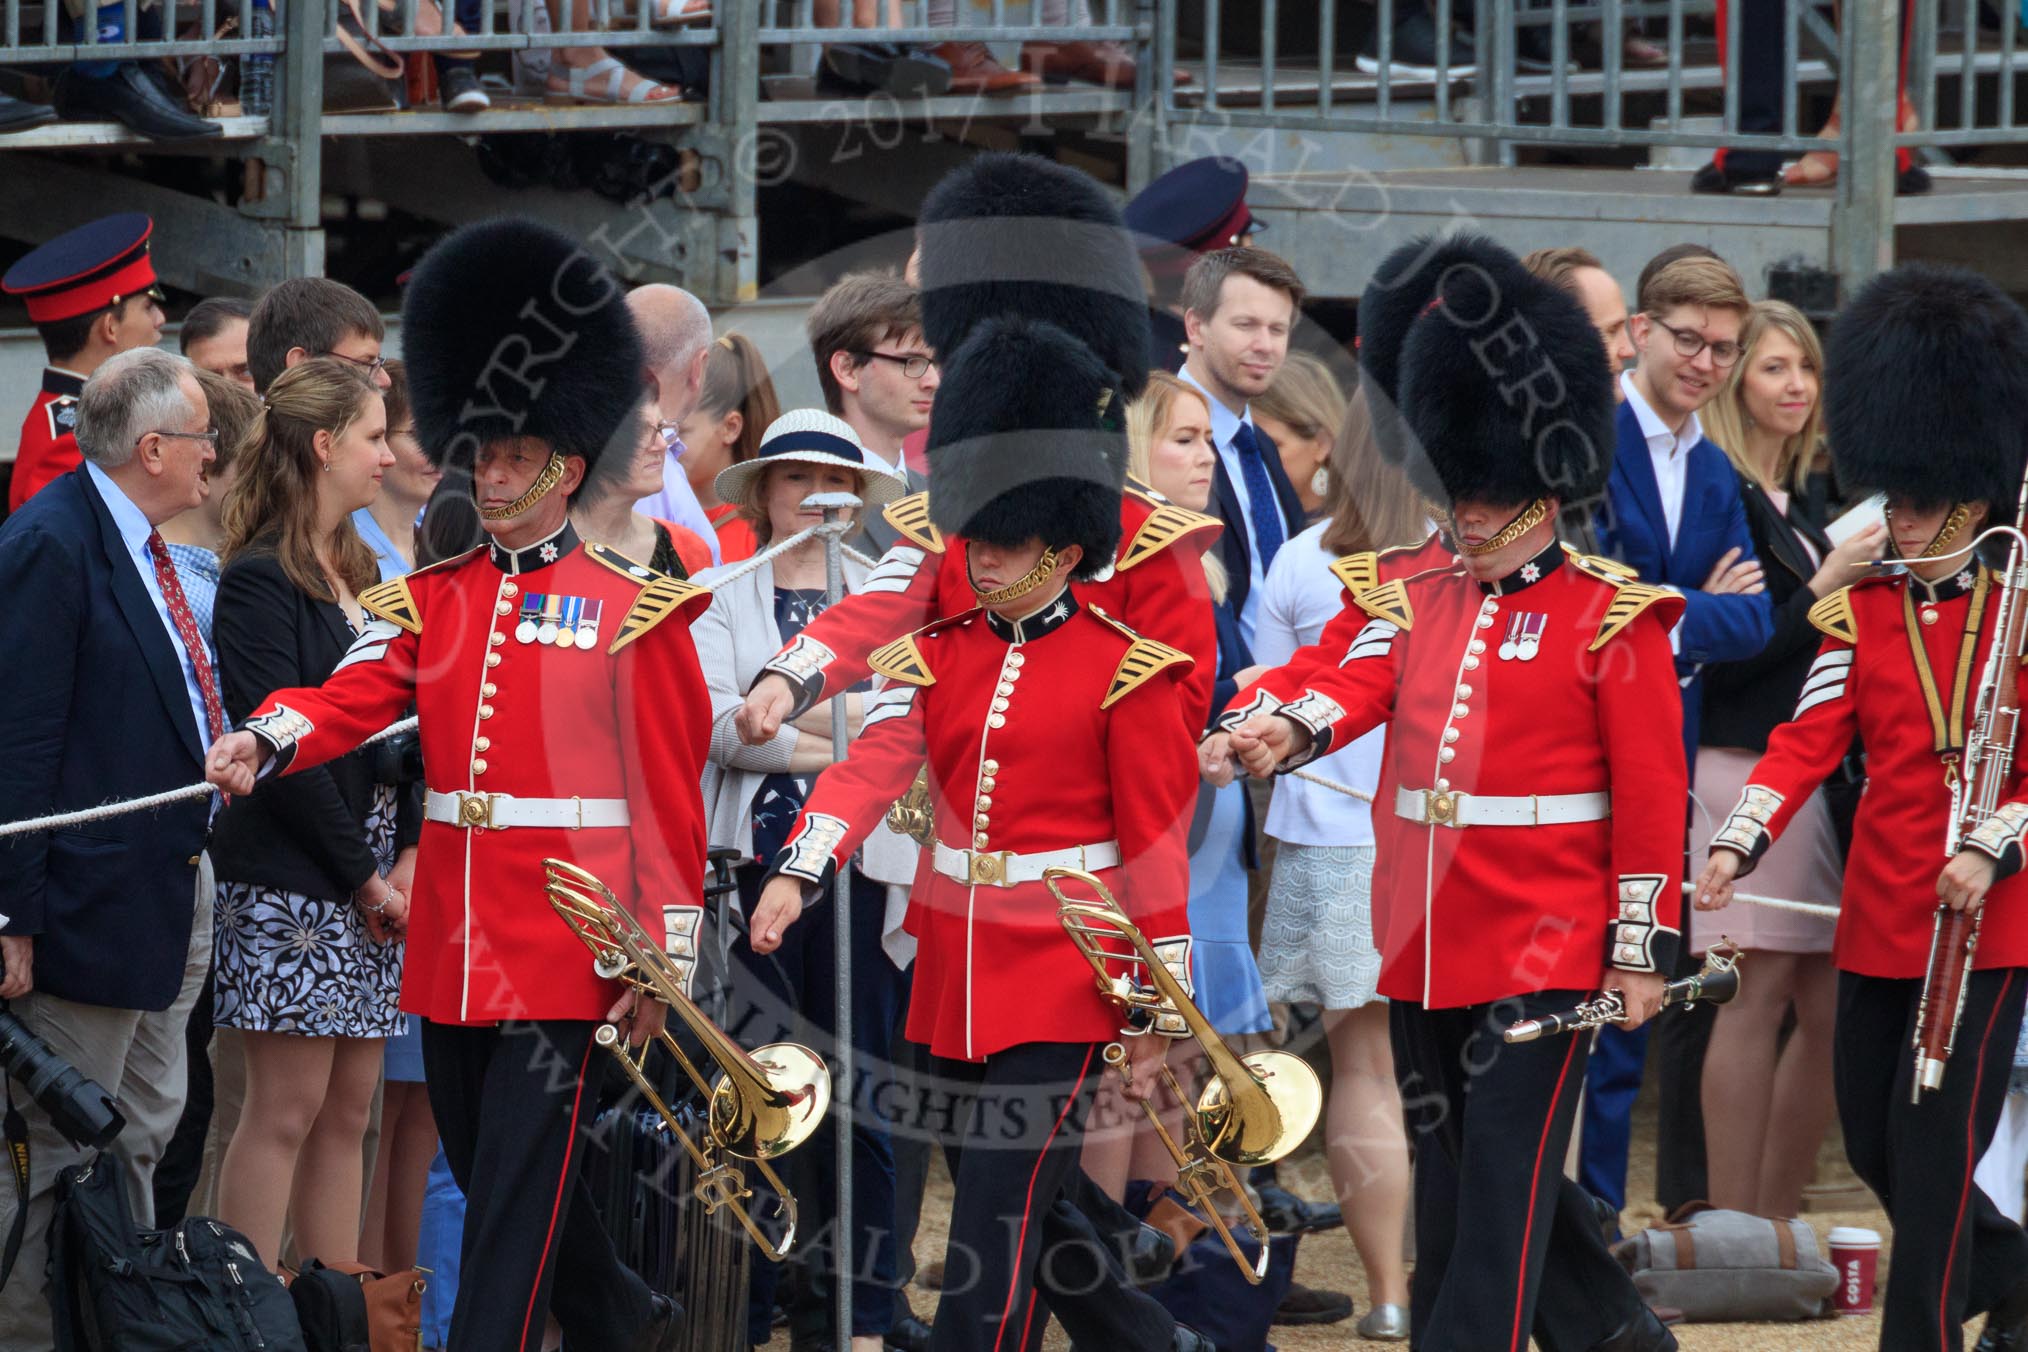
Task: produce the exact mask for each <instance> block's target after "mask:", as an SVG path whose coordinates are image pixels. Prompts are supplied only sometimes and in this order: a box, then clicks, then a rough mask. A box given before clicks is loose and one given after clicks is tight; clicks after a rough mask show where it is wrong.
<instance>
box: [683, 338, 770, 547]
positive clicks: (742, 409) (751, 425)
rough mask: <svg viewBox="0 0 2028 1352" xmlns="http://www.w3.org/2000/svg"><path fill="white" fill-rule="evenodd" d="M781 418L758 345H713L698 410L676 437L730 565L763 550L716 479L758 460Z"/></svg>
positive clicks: (730, 341) (733, 341) (735, 341)
mask: <svg viewBox="0 0 2028 1352" xmlns="http://www.w3.org/2000/svg"><path fill="white" fill-rule="evenodd" d="M780 416H781V402H780V401H779V400H778V399H777V398H776V397H775V382H774V380H773V378H772V377H771V376H769V375H768V368H767V363H766V362H765V361H764V360H762V358H761V354H760V349H759V348H757V347H755V346H754V344H753V340H752V339H751V338H748V337H747V336H746V335H745V334H743V333H728V334H725V335H724V336H723V337H721V338H719V339H717V340H716V341H715V342H713V343H712V345H711V351H710V355H709V356H708V357H706V359H705V362H704V388H703V390H702V391H700V392H699V394H698V396H697V406H696V407H695V408H693V409H692V410H691V411H690V416H689V417H687V418H685V419H683V421H682V424H681V425H680V426H679V427H678V429H677V433H676V435H677V439H678V440H679V441H681V442H682V443H683V459H682V468H683V473H684V475H685V476H686V477H687V478H688V479H689V481H690V491H691V492H692V493H694V494H696V495H697V501H698V502H699V503H700V504H701V505H702V506H703V508H704V515H705V516H706V517H707V518H709V519H710V521H711V524H712V527H713V529H714V531H715V532H716V533H717V536H718V557H719V559H720V560H721V561H723V562H725V563H736V562H738V561H739V560H741V559H744V558H748V557H750V556H751V555H752V554H753V552H754V550H755V549H756V548H758V545H757V543H756V540H755V537H754V531H753V524H752V523H751V522H749V521H747V520H746V519H745V518H744V517H743V516H741V515H740V511H739V505H738V504H737V503H731V502H720V501H719V499H718V488H717V486H716V483H715V480H716V479H717V477H718V474H719V472H720V471H721V470H723V469H725V467H726V466H728V465H737V464H740V463H742V462H743V461H747V460H751V459H753V456H754V452H755V451H756V450H757V449H758V448H759V446H760V439H761V434H762V433H763V432H765V431H767V429H768V427H769V426H770V425H771V424H773V422H774V420H775V419H776V418H778V417H780Z"/></svg>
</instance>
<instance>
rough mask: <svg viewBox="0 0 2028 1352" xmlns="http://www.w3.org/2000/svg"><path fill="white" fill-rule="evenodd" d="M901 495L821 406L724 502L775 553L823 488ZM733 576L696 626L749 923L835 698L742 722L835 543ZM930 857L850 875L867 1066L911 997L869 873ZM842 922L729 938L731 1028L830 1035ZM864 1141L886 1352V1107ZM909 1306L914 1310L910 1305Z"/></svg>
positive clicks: (767, 1300)
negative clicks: (753, 740)
mask: <svg viewBox="0 0 2028 1352" xmlns="http://www.w3.org/2000/svg"><path fill="white" fill-rule="evenodd" d="M902 487H903V485H902V484H901V482H900V480H899V479H898V478H897V477H896V476H895V475H893V474H892V473H890V472H888V471H887V470H886V468H885V467H884V466H883V465H882V464H881V463H880V462H879V461H878V460H877V459H876V458H875V457H874V456H872V455H870V454H869V453H867V451H866V450H865V448H864V447H862V446H860V445H859V444H858V438H857V436H856V434H855V433H854V432H853V430H852V427H851V425H850V424H849V423H846V422H844V421H842V420H841V419H839V418H836V417H833V416H831V415H830V414H826V413H822V412H819V411H818V410H816V409H796V410H792V411H791V412H788V413H785V414H783V415H782V416H781V417H780V418H779V419H777V420H776V421H775V422H774V423H773V424H771V425H770V426H769V427H768V428H767V429H766V435H765V437H764V438H763V440H762V441H761V444H760V446H759V448H758V453H757V454H756V455H755V456H754V457H752V458H750V459H747V460H743V461H741V462H739V463H737V464H735V465H732V466H729V467H728V468H726V469H724V470H722V471H721V472H720V473H719V476H718V496H719V497H720V498H721V499H722V500H723V501H726V502H730V503H734V504H736V505H737V507H738V510H739V511H740V513H741V514H742V515H743V516H745V518H746V519H747V521H748V523H749V524H750V525H751V526H752V527H753V530H754V532H755V535H756V537H757V539H758V541H759V543H760V544H761V545H763V546H765V545H768V544H770V543H772V542H774V541H776V540H781V539H786V538H787V537H789V536H791V535H793V534H795V533H796V532H797V531H800V530H802V529H803V528H805V527H806V526H809V525H811V524H813V521H814V520H816V519H818V518H815V517H814V516H813V514H811V513H808V512H805V511H804V510H803V509H802V501H803V499H804V498H805V497H807V496H809V495H810V494H812V493H818V492H848V493H852V494H854V495H855V496H857V497H858V498H859V500H860V501H861V502H862V503H863V504H864V510H865V511H866V512H867V513H869V514H871V513H877V512H878V511H880V509H881V508H882V507H884V506H886V505H887V504H888V503H890V502H892V501H894V500H895V499H896V498H897V497H899V496H901V492H902ZM732 571H733V569H732V568H731V567H726V568H721V569H714V570H711V571H708V572H705V573H702V574H700V575H699V577H698V581H699V582H701V583H703V584H705V585H706V586H710V587H712V589H713V591H712V598H711V608H710V609H709V610H708V611H706V612H705V613H704V615H703V616H701V617H700V618H699V619H698V620H697V622H696V623H695V624H694V625H692V626H691V631H690V632H691V634H692V636H693V637H694V638H695V639H696V641H697V658H698V662H699V664H700V665H701V666H702V667H703V669H704V678H705V682H706V684H707V685H708V686H709V687H710V690H711V706H712V734H711V753H710V754H711V762H710V764H709V765H707V766H706V767H705V772H704V801H705V804H706V809H707V813H708V820H709V832H710V835H709V840H710V844H711V846H712V847H713V848H714V849H716V848H723V847H732V848H735V849H737V850H738V851H739V853H740V858H741V860H742V861H743V863H742V864H741V866H740V868H739V869H738V871H737V873H736V875H735V876H736V878H737V880H738V882H739V889H740V902H741V905H742V907H743V908H745V909H746V910H747V912H748V914H751V910H752V907H753V906H754V905H755V904H756V902H757V901H758V899H759V896H760V888H761V882H762V879H763V875H764V874H765V873H766V872H767V867H766V865H767V863H768V861H770V860H772V859H773V858H774V856H775V852H776V851H777V850H778V849H780V847H781V846H782V845H783V843H784V842H786V841H787V839H788V836H789V832H790V829H791V828H792V827H794V826H795V824H796V818H797V815H798V813H799V812H800V811H801V809H802V805H803V801H804V799H805V798H806V797H807V796H808V793H809V788H810V784H811V782H812V781H813V780H814V779H815V778H816V775H817V772H818V771H820V770H822V769H823V768H824V767H825V766H827V765H829V764H831V762H832V760H833V759H834V756H835V755H836V751H835V749H834V748H833V746H832V743H831V739H830V733H831V707H830V704H829V702H828V701H827V702H826V703H824V704H821V705H819V706H818V707H816V708H814V709H812V710H810V711H809V712H808V713H806V714H804V715H803V716H802V717H801V718H799V719H797V720H795V721H794V722H791V723H786V724H784V725H783V727H782V729H781V731H780V732H779V733H778V734H777V735H776V736H775V738H774V739H773V740H772V741H770V742H768V743H765V744H764V745H761V746H755V747H750V746H747V745H745V744H743V743H742V742H741V741H740V739H739V735H738V733H737V732H735V731H734V729H733V715H734V714H735V713H736V712H737V711H738V710H739V708H740V705H741V702H742V700H743V698H744V696H745V693H746V689H747V687H748V686H750V685H752V684H753V681H754V678H755V677H756V676H758V675H759V674H760V669H761V667H762V665H763V664H765V663H766V662H767V661H768V660H769V659H770V658H772V657H773V656H774V655H775V654H776V653H777V652H779V651H780V650H781V648H782V645H783V644H785V643H787V642H789V641H790V640H792V639H794V638H795V637H796V635H797V634H798V633H799V632H800V631H801V630H802V628H803V626H804V625H806V624H807V623H809V622H810V621H811V620H812V619H814V618H815V617H816V616H818V615H820V614H822V613H823V610H824V607H825V576H824V545H823V541H822V540H820V539H815V538H813V539H810V540H807V541H805V542H804V543H803V544H802V545H800V546H798V547H797V548H795V549H792V550H790V551H788V552H787V553H785V554H782V555H780V556H778V557H776V558H775V559H773V560H772V561H770V562H768V563H765V564H762V565H761V566H760V567H759V568H758V569H755V570H753V571H752V572H749V573H747V574H746V575H745V576H743V577H726V576H725V575H726V574H728V573H731V572H732ZM866 574H867V569H866V567H865V565H863V564H861V563H859V562H858V561H856V560H854V559H851V558H849V557H848V558H847V559H846V560H845V590H846V591H847V593H848V594H849V593H853V592H858V591H860V590H862V589H863V588H864V586H865V584H866ZM865 699H866V696H865V695H864V694H863V693H858V692H855V693H849V694H847V695H846V700H847V702H848V704H849V705H850V707H851V715H850V719H851V730H852V733H853V734H854V735H855V736H856V735H857V733H858V730H859V722H860V719H861V716H862V714H863V712H864V708H863V705H864V702H865ZM918 853H919V851H918V849H917V848H916V846H915V845H914V843H913V842H912V841H910V840H909V839H908V838H907V837H905V836H900V835H896V834H895V833H894V832H892V831H890V830H887V829H886V828H884V827H883V828H881V829H879V830H876V831H875V832H874V833H873V835H872V836H871V837H869V838H868V841H867V845H866V849H865V851H864V854H863V857H861V858H858V859H856V860H855V861H854V863H853V866H852V872H851V880H850V889H851V902H852V907H853V912H854V913H853V915H852V917H851V920H852V923H851V933H852V944H853V956H852V995H853V1011H852V1036H853V1041H854V1043H855V1044H856V1051H857V1054H858V1056H859V1058H860V1060H861V1064H863V1065H879V1064H885V1063H886V1061H887V1059H888V1055H889V1050H890V1048H891V1046H892V1044H893V1041H894V1037H895V1035H896V1033H897V1031H898V1028H899V1019H900V1014H901V1010H902V1003H903V999H904V995H905V991H906V988H907V985H906V978H905V977H904V975H903V974H902V971H901V970H900V969H899V968H898V967H897V966H896V965H895V962H894V961H893V959H892V958H891V957H890V956H889V954H888V952H887V951H885V950H884V948H883V936H884V934H886V933H887V932H888V931H890V930H894V929H895V928H896V925H890V924H888V923H884V921H883V917H884V916H885V915H887V913H888V911H889V906H888V902H889V898H888V891H887V888H886V886H885V885H884V884H882V883H881V882H879V881H877V880H876V879H875V878H874V877H873V876H871V872H878V873H880V874H882V875H884V876H895V875H896V874H897V873H903V874H905V872H906V870H908V869H910V868H912V867H913V864H914V861H915V858H916V855H917V854H918ZM869 871H871V872H869ZM833 917H834V910H833V908H832V907H829V906H819V907H816V908H814V909H812V910H811V911H810V912H808V913H807V914H805V916H804V917H803V922H802V923H801V924H798V925H796V926H794V927H792V928H791V929H790V930H789V931H788V933H787V937H786V938H785V939H784V941H783V943H782V946H781V948H780V949H779V950H778V951H776V952H773V953H771V954H768V955H767V956H765V957H762V956H757V955H755V953H754V952H753V950H752V949H751V947H750V946H749V944H748V940H747V936H746V934H745V933H744V929H743V928H742V931H741V932H740V933H739V934H738V935H736V936H735V937H734V938H733V940H732V956H733V961H734V963H735V964H736V967H735V972H734V990H733V994H732V997H731V998H732V1001H733V1006H734V1007H733V1010H732V1011H731V1013H730V1015H729V1017H728V1020H727V1022H728V1025H729V1026H731V1027H738V1028H743V1029H746V1030H750V1034H751V1037H752V1038H754V1039H759V1040H762V1041H766V1040H771V1039H773V1038H774V1037H776V1036H788V1035H790V1034H791V1033H792V1032H793V1030H795V1029H796V1028H798V1027H800V1026H813V1027H814V1028H815V1029H817V1030H822V1029H826V1028H828V1027H829V1026H830V1024H831V1021H832V1017H831V1016H832V1010H833V1000H834V987H835V985H836V979H837V970H836V968H835V966H834V963H833V951H834V950H833V939H832V929H831V926H832V924H833ZM898 918H899V917H898V915H897V916H896V921H897V923H898ZM896 937H897V938H900V937H902V936H899V935H897V936H896ZM829 1133H830V1128H829V1126H828V1124H827V1125H826V1126H825V1127H822V1128H819V1130H818V1134H817V1136H816V1137H814V1138H812V1139H811V1140H810V1141H809V1142H808V1143H807V1144H806V1147H805V1148H807V1149H809V1150H810V1151H812V1152H813V1153H812V1155H811V1158H812V1159H818V1160H824V1161H827V1162H828V1161H830V1160H831V1159H833V1158H834V1156H833V1154H832V1151H833V1150H834V1148H835V1147H834V1145H833V1143H832V1142H831V1141H830V1140H828V1139H826V1138H827V1137H828V1136H829ZM852 1145H853V1168H852V1190H853V1202H852V1214H853V1222H854V1226H855V1235H854V1237H853V1241H852V1243H853V1253H854V1254H855V1255H857V1258H856V1260H855V1261H856V1266H855V1268H854V1272H855V1278H854V1282H853V1301H852V1308H853V1327H852V1330H851V1332H852V1346H853V1347H854V1349H859V1350H861V1352H879V1349H880V1346H881V1341H882V1335H883V1334H885V1333H887V1332H888V1331H889V1328H890V1325H891V1324H892V1322H893V1318H894V1314H895V1308H896V1306H895V1297H894V1288H895V1280H894V1266H895V1221H894V1209H895V1188H894V1181H895V1172H894V1151H893V1146H892V1143H891V1142H890V1140H889V1136H888V1129H887V1123H886V1121H885V1120H884V1118H883V1117H882V1116H881V1112H880V1109H879V1107H878V1106H877V1104H876V1105H875V1106H874V1107H873V1108H872V1110H870V1111H869V1109H868V1106H867V1105H866V1104H863V1103H862V1105H861V1106H860V1108H859V1110H858V1111H856V1112H854V1113H853V1115H852ZM836 1195H837V1193H836V1188H835V1187H834V1186H833V1184H832V1183H831V1181H830V1180H828V1179H827V1180H826V1181H825V1183H824V1185H823V1186H822V1187H819V1188H815V1189H813V1190H811V1191H807V1192H804V1193H803V1194H802V1199H801V1200H802V1205H803V1207H804V1208H805V1210H806V1211H812V1212H814V1217H813V1218H812V1219H811V1220H810V1221H809V1222H808V1223H809V1224H811V1225H812V1226H813V1228H814V1229H815V1230H818V1231H822V1230H824V1229H825V1228H827V1226H828V1225H829V1224H830V1222H829V1221H827V1219H826V1218H827V1217H830V1216H832V1215H833V1214H834V1208H835V1202H834V1200H833V1199H834V1198H835V1197H836ZM821 1251H822V1250H818V1252H821ZM779 1271H780V1269H778V1268H776V1267H774V1266H773V1265H771V1264H764V1263H756V1264H754V1265H753V1286H752V1302H751V1306H750V1312H751V1316H752V1318H751V1324H752V1327H751V1330H750V1333H751V1339H750V1340H751V1342H752V1343H753V1344H754V1345H755V1346H759V1345H762V1344H764V1343H766V1342H767V1341H768V1338H769V1320H770V1317H771V1314H772V1307H773V1294H774V1289H775V1282H776V1275H777V1273H778V1272H779ZM805 1276H806V1277H807V1278H808V1279H809V1280H810V1281H812V1282H815V1283H818V1284H819V1285H818V1287H817V1289H816V1290H815V1291H813V1292H806V1293H805V1295H804V1297H803V1298H802V1299H800V1300H798V1301H797V1302H796V1303H795V1306H794V1313H792V1315H791V1320H792V1323H791V1336H792V1338H793V1339H794V1341H795V1342H796V1344H797V1345H798V1346H804V1345H808V1346H825V1347H831V1346H836V1340H835V1338H834V1337H833V1336H832V1335H831V1333H830V1332H829V1321H830V1311H829V1309H828V1308H827V1307H828V1304H829V1302H828V1301H827V1300H825V1299H823V1291H822V1287H823V1285H824V1284H828V1282H829V1281H830V1280H832V1278H831V1274H830V1272H829V1271H828V1270H827V1269H826V1268H825V1265H824V1264H822V1263H812V1264H809V1265H807V1267H806V1268H805ZM812 1297H814V1298H812ZM902 1309H903V1312H904V1313H905V1312H906V1306H903V1307H902Z"/></svg>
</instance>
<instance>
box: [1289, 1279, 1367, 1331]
mask: <svg viewBox="0 0 2028 1352" xmlns="http://www.w3.org/2000/svg"><path fill="white" fill-rule="evenodd" d="M1351 1317H1352V1297H1350V1296H1348V1295H1346V1294H1345V1293H1344V1292H1342V1291H1319V1290H1317V1289H1316V1288H1315V1287H1312V1286H1304V1285H1303V1284H1302V1283H1301V1282H1291V1283H1289V1293H1288V1294H1287V1295H1286V1296H1283V1297H1282V1303H1281V1304H1279V1305H1277V1306H1275V1317H1274V1322H1275V1323H1277V1324H1335V1323H1337V1322H1338V1321H1339V1320H1341V1319H1350V1318H1351Z"/></svg>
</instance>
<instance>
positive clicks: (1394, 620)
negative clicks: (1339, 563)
mask: <svg viewBox="0 0 2028 1352" xmlns="http://www.w3.org/2000/svg"><path fill="white" fill-rule="evenodd" d="M1352 604H1353V605H1355V606H1358V607H1359V608H1360V609H1361V610H1363V611H1365V612H1366V613H1367V614H1368V615H1371V616H1372V617H1373V618H1374V619H1376V620H1386V621H1387V622H1388V623H1389V624H1391V625H1393V626H1394V627H1395V628H1396V629H1399V630H1401V631H1402V632H1404V633H1406V632H1407V631H1408V630H1409V629H1411V628H1413V627H1414V623H1415V611H1414V610H1413V609H1412V608H1410V606H1409V604H1408V588H1407V587H1406V586H1404V585H1403V584H1402V580H1401V579H1400V578H1396V579H1394V581H1392V582H1385V583H1382V584H1381V585H1379V586H1377V587H1368V588H1367V589H1366V590H1364V591H1355V592H1353V593H1352Z"/></svg>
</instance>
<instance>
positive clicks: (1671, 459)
mask: <svg viewBox="0 0 2028 1352" xmlns="http://www.w3.org/2000/svg"><path fill="white" fill-rule="evenodd" d="M1620 389H1621V390H1622V391H1623V392H1624V393H1625V394H1626V396H1627V407H1629V408H1631V409H1632V410H1633V411H1634V419H1635V421H1637V422H1639V423H1640V425H1641V436H1642V438H1643V439H1645V440H1646V441H1647V443H1648V459H1649V460H1651V461H1652V462H1653V463H1654V466H1655V489H1656V491H1657V492H1658V493H1660V494H1661V496H1662V519H1663V520H1664V521H1666V522H1667V523H1668V526H1669V547H1670V548H1671V549H1674V548H1675V547H1676V532H1677V529H1678V528H1679V527H1680V526H1682V524H1683V495H1684V494H1685V493H1686V492H1688V491H1689V487H1690V448H1691V447H1692V446H1695V445H1696V444H1697V443H1698V442H1700V441H1702V440H1704V425H1703V424H1702V423H1700V422H1698V421H1697V415H1696V413H1694V412H1693V413H1691V415H1690V416H1689V417H1688V418H1687V419H1685V420H1684V422H1683V430H1682V431H1681V432H1671V431H1670V430H1669V427H1668V424H1667V423H1664V422H1663V421H1662V420H1661V418H1660V417H1658V416H1656V413H1655V410H1654V409H1652V408H1650V407H1648V401H1647V400H1645V399H1643V398H1642V397H1641V394H1640V391H1639V390H1637V389H1636V388H1635V387H1634V373H1633V372H1632V371H1622V372H1620Z"/></svg>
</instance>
